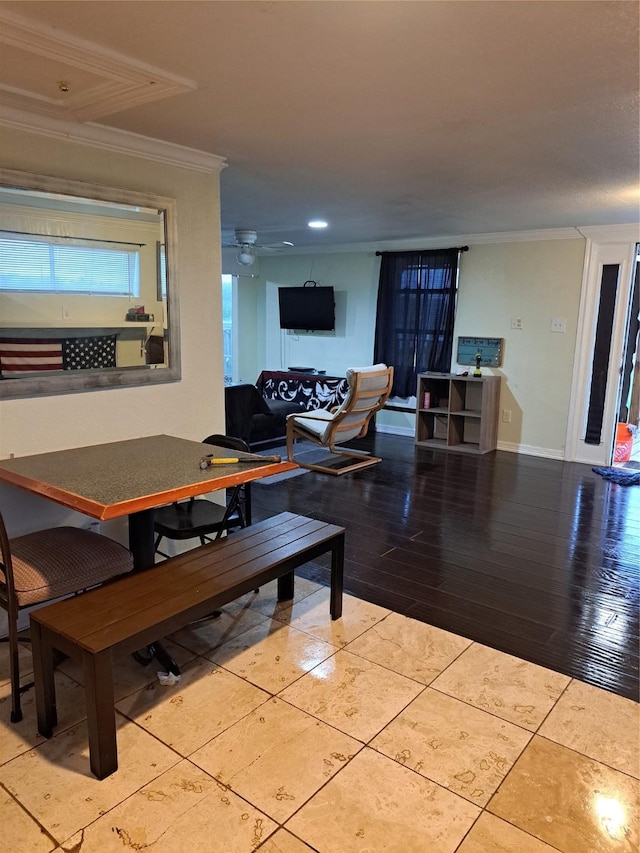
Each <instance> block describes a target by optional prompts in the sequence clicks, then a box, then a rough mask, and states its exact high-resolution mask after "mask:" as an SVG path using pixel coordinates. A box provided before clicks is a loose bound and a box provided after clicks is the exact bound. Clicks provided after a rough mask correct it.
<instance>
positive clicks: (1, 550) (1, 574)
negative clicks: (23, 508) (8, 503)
mask: <svg viewBox="0 0 640 853" xmlns="http://www.w3.org/2000/svg"><path fill="white" fill-rule="evenodd" d="M11 599H13V602H12V603H15V592H14V583H13V565H12V563H11V547H10V545H9V536H8V534H7V528H6V527H5V526H4V519H3V518H2V514H0V602H3V603H4V606H5V607H7V606H8V605H9V601H10V600H11Z"/></svg>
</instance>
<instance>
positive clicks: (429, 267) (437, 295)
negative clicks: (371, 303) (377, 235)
mask: <svg viewBox="0 0 640 853" xmlns="http://www.w3.org/2000/svg"><path fill="white" fill-rule="evenodd" d="M458 253H459V250H458V249H433V250H429V251H417V252H382V263H381V265H380V283H379V286H378V311H377V315H376V336H375V347H374V361H375V362H384V363H385V364H389V365H393V368H394V377H393V388H392V390H391V394H392V396H397V397H411V396H412V395H414V394H415V393H416V382H417V375H418V373H425V372H427V371H435V372H438V373H448V372H449V371H450V370H451V354H452V348H453V322H454V318H455V308H456V284H457V271H458Z"/></svg>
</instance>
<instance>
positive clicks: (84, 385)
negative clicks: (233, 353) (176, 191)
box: [0, 169, 181, 399]
mask: <svg viewBox="0 0 640 853" xmlns="http://www.w3.org/2000/svg"><path fill="white" fill-rule="evenodd" d="M177 251H178V247H177V231H176V212H175V201H174V200H173V199H169V198H164V197H161V196H156V195H151V194H147V193H139V192H131V191H128V190H122V189H115V188H110V187H103V186H99V185H96V184H88V183H81V182H79V181H67V180H62V179H57V178H49V177H44V176H41V175H35V174H31V173H27V172H18V171H15V170H11V169H0V399H10V398H15V397H32V396H38V395H45V394H64V393H71V392H78V391H87V390H90V389H96V388H115V387H119V386H128V385H147V384H153V383H159V382H172V381H176V380H178V379H180V375H181V374H180V324H179V311H178V281H177V275H176V269H177Z"/></svg>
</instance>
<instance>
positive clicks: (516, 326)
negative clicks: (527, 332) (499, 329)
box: [511, 317, 522, 329]
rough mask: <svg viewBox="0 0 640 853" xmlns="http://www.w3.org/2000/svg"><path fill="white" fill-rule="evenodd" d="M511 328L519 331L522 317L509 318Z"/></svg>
mask: <svg viewBox="0 0 640 853" xmlns="http://www.w3.org/2000/svg"><path fill="white" fill-rule="evenodd" d="M511 328H512V329H521V328H522V317H512V318H511Z"/></svg>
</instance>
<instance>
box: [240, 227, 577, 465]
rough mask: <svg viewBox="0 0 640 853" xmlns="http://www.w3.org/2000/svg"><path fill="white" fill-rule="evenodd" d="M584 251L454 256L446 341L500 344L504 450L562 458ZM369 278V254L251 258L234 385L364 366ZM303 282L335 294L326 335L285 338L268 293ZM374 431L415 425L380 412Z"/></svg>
mask: <svg viewBox="0 0 640 853" xmlns="http://www.w3.org/2000/svg"><path fill="white" fill-rule="evenodd" d="M584 249H585V242H584V240H583V239H582V238H576V239H562V240H554V239H549V240H537V241H531V242H527V241H523V242H510V243H509V242H504V243H487V244H477V245H471V247H470V250H469V252H465V253H463V254H462V255H461V262H460V289H459V297H458V309H457V318H456V328H455V338H457V337H458V336H459V335H461V336H469V337H500V338H504V339H505V347H504V361H503V367H502V368H501V369H499V370H495V371H488V370H487V371H486V372H487V373H492V372H493V373H496V374H498V375H500V376H502V378H503V381H502V391H501V410H502V409H509V410H510V411H511V423H503V422H502V420H501V421H500V424H499V430H498V441H499V445H500V446H501V447H503V448H504V449H509V450H519V451H521V452H526V453H532V454H534V455H540V456H550V457H555V458H562V457H563V454H564V443H565V434H566V428H567V418H568V411H569V396H570V392H571V377H572V367H573V353H574V347H575V341H576V331H577V319H578V308H579V302H580V290H581V282H582V267H583V260H584ZM379 269H380V258H378V257H376V255H375V253H374V252H373V251H372V252H359V253H344V254H341V253H332V254H326V255H315V256H309V255H296V256H294V255H287V256H274V257H269V258H265V257H263V258H261V259H260V278H259V279H257V280H256V282H252V287H251V291H250V295H249V289H248V288H246V289H245V291H244V301H243V304H242V306H241V309H240V317H239V334H240V337H241V341H242V342H243V343H242V348H243V365H245V366H246V365H251V364H252V363H251V358H250V355H249V352H250V351H251V352H252V353H254V354H255V361H254V362H253V364H252V371H251V370H249V369H248V370H247V373H248V375H246V376H245V377H244V378H245V379H247V380H248V381H252V382H253V381H255V379H256V378H257V376H258V374H259V373H260V371H261V370H262V369H280V368H285V369H286V368H287V367H289V366H291V365H296V366H309V367H315V368H316V369H321V370H326V371H327V373H328V374H337V375H343V374H344V371H345V370H346V369H347V368H348V367H353V366H357V365H363V364H370V363H371V362H372V359H373V336H374V328H375V316H376V299H377V289H378V274H379ZM307 279H314V280H315V281H317V282H318V284H322V285H332V286H333V287H334V288H335V290H336V331H335V332H322V333H316V334H300V335H292V334H291V333H289V332H281V331H280V329H279V328H278V315H277V287H278V286H279V285H298V286H299V285H301V284H303V282H304V281H305V280H307ZM239 287H240V288H241V289H242V288H243V287H244V285H243V283H242V279H241V280H240V284H239ZM512 317H520V318H521V319H522V322H523V328H522V329H521V330H514V329H512V328H511V318H512ZM552 317H561V318H563V319H565V320H566V332H564V333H563V334H557V333H552V332H551V318H552ZM245 320H246V326H245ZM249 328H250V329H251V331H250V333H249V332H248V329H249ZM262 335H263V336H264V346H263V345H262V340H261V336H262ZM252 339H253V340H254V341H255V346H254V347H253V348H252V344H251V340H252ZM453 369H454V370H455V369H456V365H455V364H454V365H453ZM377 422H378V424H379V426H380V427H381V428H382V429H385V428H391V429H393V430H398V431H399V432H401V433H411V432H412V431H413V428H414V425H415V418H414V416H413V414H404V413H398V412H382V413H381V414H380V415H379V416H378V420H377Z"/></svg>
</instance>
